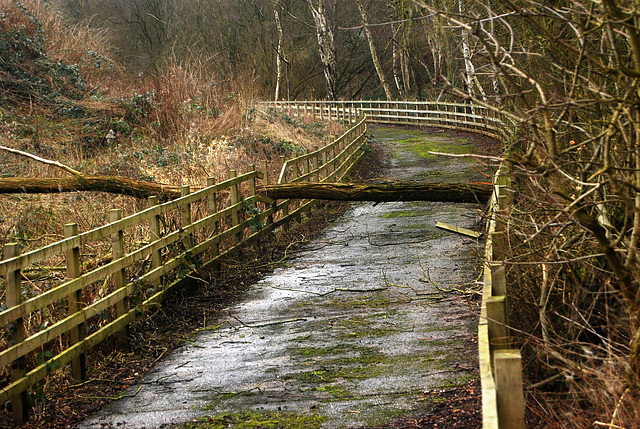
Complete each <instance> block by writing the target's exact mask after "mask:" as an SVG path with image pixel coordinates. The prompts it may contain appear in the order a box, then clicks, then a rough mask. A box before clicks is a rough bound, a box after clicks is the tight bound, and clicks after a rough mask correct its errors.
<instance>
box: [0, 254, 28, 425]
mask: <svg viewBox="0 0 640 429" xmlns="http://www.w3.org/2000/svg"><path fill="white" fill-rule="evenodd" d="M19 254H20V245H19V244H17V243H10V244H6V245H5V246H4V257H5V258H14V257H16V256H18V255H19ZM20 278H21V276H20V270H15V271H10V272H8V273H7V274H6V278H5V280H6V286H5V287H6V291H5V293H6V296H5V305H6V306H7V307H15V306H17V305H19V304H20V303H21V302H22V281H21V280H20ZM9 334H10V340H12V341H14V342H17V343H20V342H22V341H23V340H24V338H25V335H26V333H25V328H24V321H23V319H22V318H20V319H18V320H16V321H15V324H14V326H13V329H12V330H9ZM7 363H12V365H11V370H10V376H11V381H12V382H15V381H17V380H20V379H21V378H22V377H24V375H25V373H26V372H27V365H26V361H25V359H24V358H23V357H16V358H15V359H12V360H11V361H9V362H7ZM5 402H6V401H5ZM2 403H4V402H2ZM11 405H12V406H13V422H14V423H15V424H16V425H21V424H23V423H24V422H26V421H27V420H29V409H30V405H29V397H28V394H27V390H26V389H23V390H21V391H18V392H16V395H14V396H13V398H11Z"/></svg>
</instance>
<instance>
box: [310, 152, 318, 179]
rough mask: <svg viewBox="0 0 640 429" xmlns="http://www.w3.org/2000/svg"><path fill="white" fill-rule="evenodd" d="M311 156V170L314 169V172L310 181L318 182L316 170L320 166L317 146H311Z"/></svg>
mask: <svg viewBox="0 0 640 429" xmlns="http://www.w3.org/2000/svg"><path fill="white" fill-rule="evenodd" d="M313 153H314V155H313V158H312V159H311V170H312V171H315V174H314V175H313V178H312V180H311V181H312V182H319V181H320V172H319V171H318V168H319V167H320V165H319V162H318V161H319V160H320V158H319V156H318V146H314V147H313Z"/></svg>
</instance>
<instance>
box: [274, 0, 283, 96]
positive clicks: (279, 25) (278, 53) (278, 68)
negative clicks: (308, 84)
mask: <svg viewBox="0 0 640 429" xmlns="http://www.w3.org/2000/svg"><path fill="white" fill-rule="evenodd" d="M279 8H280V0H273V14H274V15H275V20H276V28H277V29H278V46H277V48H276V91H275V96H274V100H275V101H278V98H279V96H280V80H281V78H282V58H283V57H284V53H283V49H284V47H283V42H284V33H283V31H282V23H281V22H280V11H279V10H278V9H279Z"/></svg>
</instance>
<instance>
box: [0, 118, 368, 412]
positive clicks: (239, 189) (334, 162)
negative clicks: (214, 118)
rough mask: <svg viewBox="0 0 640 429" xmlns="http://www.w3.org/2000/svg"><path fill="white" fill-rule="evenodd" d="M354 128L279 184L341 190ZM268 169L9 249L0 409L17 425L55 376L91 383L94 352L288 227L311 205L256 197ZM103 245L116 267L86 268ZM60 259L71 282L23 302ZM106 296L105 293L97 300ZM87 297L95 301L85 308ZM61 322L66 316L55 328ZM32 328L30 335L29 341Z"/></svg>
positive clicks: (288, 170) (295, 165)
mask: <svg viewBox="0 0 640 429" xmlns="http://www.w3.org/2000/svg"><path fill="white" fill-rule="evenodd" d="M349 122H350V123H352V124H353V126H352V127H351V128H350V129H349V130H348V131H347V132H346V133H345V134H343V135H342V136H341V137H340V138H338V139H337V140H336V141H335V142H333V143H331V144H329V145H328V146H325V147H323V148H321V149H318V150H315V151H313V152H311V153H308V154H304V155H302V156H299V157H297V158H294V159H289V160H286V159H283V166H282V172H281V174H280V177H279V182H280V183H285V182H292V181H301V180H311V179H313V180H314V181H328V180H331V181H340V180H341V179H342V178H343V177H344V176H345V175H346V174H348V173H349V171H350V170H351V168H352V167H353V166H354V165H355V164H356V163H357V161H358V160H359V158H360V157H361V156H362V154H363V153H364V149H363V145H364V143H365V142H366V137H365V133H366V129H367V128H366V121H365V117H363V116H360V117H356V114H355V111H354V112H353V115H352V116H351V117H350V118H349ZM261 170H262V171H257V170H256V169H255V168H254V166H250V167H249V171H248V172H247V173H244V174H241V175H238V174H237V172H236V171H230V172H229V178H228V180H225V181H223V182H221V183H217V184H216V183H215V180H214V179H209V180H208V183H207V185H208V186H207V187H206V188H204V189H201V190H197V191H196V192H191V190H190V189H189V187H188V186H183V187H182V197H181V198H178V199H176V200H173V201H169V202H166V203H163V204H160V203H159V202H158V199H157V198H155V197H151V198H149V201H148V208H147V209H146V210H142V211H140V212H138V213H135V214H133V215H131V216H128V217H125V218H121V213H120V210H118V209H114V210H112V211H111V213H110V220H111V222H110V223H108V224H106V225H104V226H100V227H98V228H96V229H93V230H91V231H87V232H83V233H78V231H77V226H76V225H75V224H67V225H65V228H64V231H65V236H66V238H65V239H64V240H61V241H58V242H56V243H53V244H50V245H48V246H46V247H43V248H41V249H36V250H33V251H29V252H27V253H22V254H21V253H20V248H19V246H18V245H17V244H8V245H6V247H5V249H4V260H3V261H1V262H0V276H2V277H3V278H4V280H5V282H4V286H5V297H4V298H5V299H4V304H3V307H0V308H3V311H1V312H0V329H1V330H2V334H3V338H5V339H7V341H6V343H5V344H6V347H5V348H4V350H2V351H1V352H0V365H1V366H2V367H4V368H6V369H7V370H8V372H9V373H10V380H7V382H6V383H5V385H4V386H3V387H2V388H1V389H0V404H5V403H6V402H8V401H11V402H12V405H13V413H14V421H15V423H17V424H21V423H22V422H23V421H25V420H26V419H27V417H28V410H29V398H28V392H29V391H30V389H34V386H37V385H38V383H40V382H42V381H43V380H44V379H45V378H46V377H47V376H48V375H49V374H50V373H52V372H53V371H56V370H59V369H63V368H65V367H66V366H70V368H71V374H72V376H73V378H74V379H76V380H78V381H81V380H83V379H85V378H86V353H87V351H89V349H91V348H92V347H95V346H96V345H98V344H100V343H101V342H103V341H104V340H106V339H107V338H109V337H112V336H115V339H116V341H118V342H119V343H125V342H126V329H127V326H128V325H129V324H130V323H132V322H133V321H134V320H135V319H136V318H139V317H141V316H144V315H146V314H148V313H149V311H151V310H153V309H155V308H157V305H158V304H160V302H161V301H162V298H163V297H164V296H165V294H166V293H167V292H169V291H170V290H172V289H176V287H178V286H180V285H184V284H185V281H186V279H188V278H189V276H190V275H192V274H193V272H194V270H206V269H208V268H211V267H213V266H215V264H217V263H218V262H219V260H220V258H222V257H223V256H225V255H227V254H229V253H230V252H233V251H234V250H236V249H237V248H238V247H239V246H244V245H247V244H251V243H253V244H255V243H257V242H259V238H260V237H261V236H262V235H264V234H266V233H268V232H271V231H273V230H274V229H275V228H278V227H283V228H288V226H289V222H290V221H291V220H292V219H295V218H299V217H300V215H301V213H302V211H303V210H308V209H309V208H310V207H311V205H312V204H313V203H314V201H306V202H303V204H299V202H297V201H292V200H286V201H280V202H278V201H273V200H271V199H268V198H265V197H262V196H259V195H256V181H257V180H260V179H262V181H263V182H264V183H268V177H267V174H266V171H267V169H266V161H263V163H262V166H261ZM141 231H142V233H141ZM134 234H135V235H136V237H137V239H136V240H137V241H138V242H139V244H137V245H136V243H135V242H134V241H136V240H132V239H131V237H132V236H134ZM141 234H142V235H143V239H142V240H139V237H140V235H141ZM105 240H106V241H109V242H110V246H111V253H112V257H111V261H110V262H108V263H106V264H104V265H101V266H98V267H97V268H91V269H83V265H82V264H81V258H82V254H83V251H84V250H85V249H90V248H91V247H92V246H94V245H95V244H96V243H100V242H102V243H104V241H105ZM56 258H58V262H59V263H61V264H64V265H66V276H64V278H63V279H62V280H61V282H59V284H54V285H49V286H48V287H43V290H42V292H41V293H39V294H37V295H36V296H28V297H24V296H23V292H24V291H23V282H24V281H25V280H26V277H24V276H23V272H24V271H25V270H28V269H30V268H32V267H37V266H39V265H41V264H43V263H47V262H49V263H50V262H51V261H52V260H54V261H55V260H56ZM54 263H55V262H54ZM102 290H104V291H106V292H105V293H98V292H100V291H102ZM87 296H96V298H95V299H93V300H92V301H91V302H88V303H87ZM54 314H62V315H63V316H62V317H60V318H59V319H58V320H54V321H51V320H50V319H51V317H52V315H54ZM34 321H35V322H36V323H35V324H34ZM27 322H28V323H27ZM37 322H42V323H37ZM27 325H29V326H32V328H31V329H29V332H27V329H25V327H26V326H27ZM34 325H35V326H36V328H33V326H34ZM52 350H56V351H55V352H52ZM54 353H55V355H54Z"/></svg>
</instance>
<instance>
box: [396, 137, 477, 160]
mask: <svg viewBox="0 0 640 429" xmlns="http://www.w3.org/2000/svg"><path fill="white" fill-rule="evenodd" d="M396 143H397V144H398V145H401V146H403V147H405V148H407V149H409V150H410V151H411V152H413V153H415V154H416V155H418V156H419V157H421V158H432V157H435V156H436V155H431V154H429V152H447V153H456V154H467V153H472V152H473V150H472V149H473V148H472V146H471V145H468V144H467V139H459V140H449V139H437V138H436V139H434V138H427V137H425V136H419V137H410V138H405V139H398V140H396Z"/></svg>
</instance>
